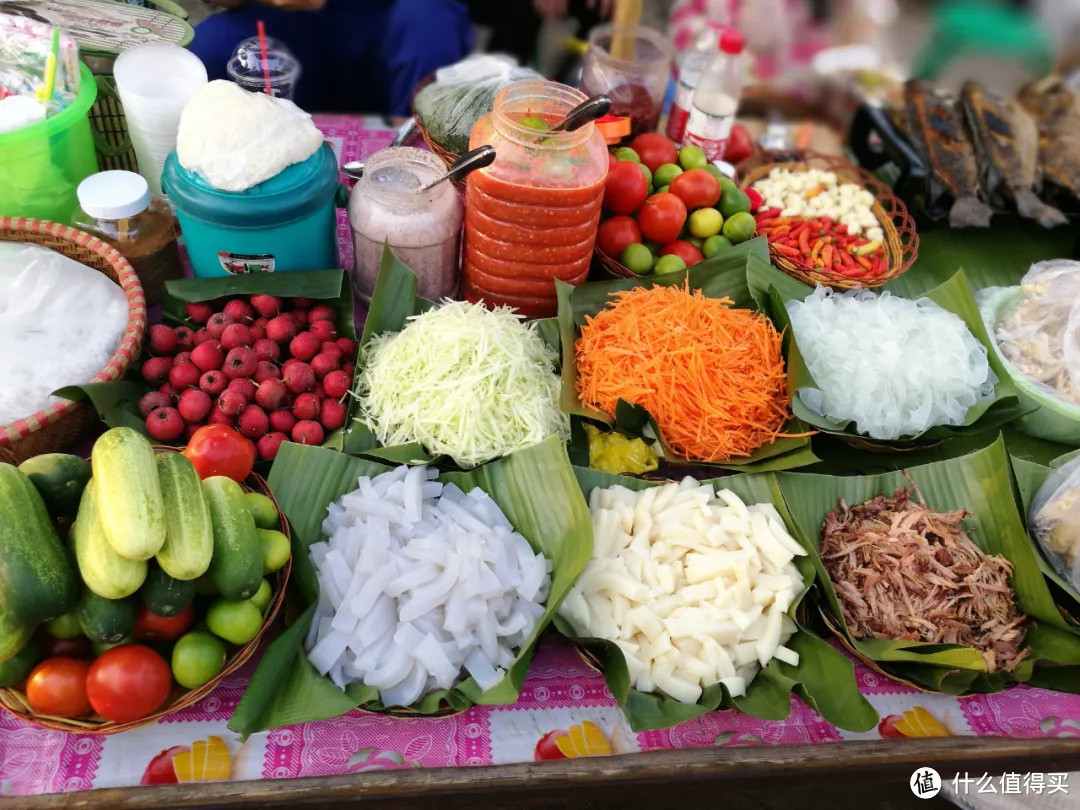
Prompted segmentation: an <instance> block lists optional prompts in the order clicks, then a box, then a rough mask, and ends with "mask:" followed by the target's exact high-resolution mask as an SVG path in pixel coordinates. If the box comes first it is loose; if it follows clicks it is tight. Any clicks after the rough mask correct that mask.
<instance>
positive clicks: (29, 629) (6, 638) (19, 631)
mask: <svg viewBox="0 0 1080 810" xmlns="http://www.w3.org/2000/svg"><path fill="white" fill-rule="evenodd" d="M33 635H34V625H32V624H30V623H29V622H21V621H19V620H18V619H16V618H15V617H14V616H13V615H12V614H11V612H10V611H8V610H6V609H5V608H4V607H3V606H2V605H0V664H4V663H5V662H7V661H10V660H11V659H12V658H14V657H15V656H16V655H18V653H19V651H20V650H21V649H22V648H23V647H25V646H26V644H27V643H28V642H29V641H30V639H31V638H32V637H33Z"/></svg>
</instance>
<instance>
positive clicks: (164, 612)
mask: <svg viewBox="0 0 1080 810" xmlns="http://www.w3.org/2000/svg"><path fill="white" fill-rule="evenodd" d="M139 593H140V594H141V595H142V602H143V604H144V605H146V609H147V610H149V611H150V612H151V613H153V614H155V615H157V616H175V615H176V614H177V613H180V612H181V611H182V610H184V608H186V607H187V606H188V605H190V604H191V600H193V599H194V598H195V581H194V580H191V579H173V578H172V577H170V576H169V575H168V574H166V573H165V572H164V571H162V570H161V569H160V568H158V567H157V566H156V565H151V566H150V571H149V573H148V574H147V575H146V582H145V583H143V586H142V590H141V591H140V592H139Z"/></svg>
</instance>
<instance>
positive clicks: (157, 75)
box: [113, 42, 207, 194]
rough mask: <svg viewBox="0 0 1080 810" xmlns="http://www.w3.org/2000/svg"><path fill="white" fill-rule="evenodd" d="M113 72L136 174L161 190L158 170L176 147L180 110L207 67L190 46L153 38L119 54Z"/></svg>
mask: <svg viewBox="0 0 1080 810" xmlns="http://www.w3.org/2000/svg"><path fill="white" fill-rule="evenodd" d="M113 74H114V75H115V77H116V89H117V91H118V92H119V94H120V101H121V103H122V104H123V105H124V116H125V118H126V119H127V128H128V135H129V136H130V137H131V145H132V146H133V147H134V149H135V159H136V160H137V161H138V162H139V174H141V175H142V176H143V177H145V178H146V182H147V183H149V184H150V190H151V191H153V192H154V193H155V194H160V193H161V170H162V169H163V168H164V166H165V158H166V157H167V156H168V154H169V152H171V151H172V150H173V149H175V148H176V133H177V130H178V129H179V127H180V113H181V112H183V110H184V107H185V106H187V103H188V100H189V99H190V98H191V97H192V96H193V95H194V94H195V92H196V91H198V90H199V88H201V87H202V86H203V85H205V84H206V81H207V78H206V66H205V65H203V63H202V62H201V61H200V60H199V57H197V56H195V54H193V53H191V51H188V50H185V49H184V48H181V47H179V46H178V45H169V44H166V43H157V42H155V43H150V44H147V45H139V46H138V47H136V48H132V49H131V50H129V51H124V52H123V53H122V54H120V56H119V57H117V60H116V65H115V67H114V68H113Z"/></svg>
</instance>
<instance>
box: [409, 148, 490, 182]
mask: <svg viewBox="0 0 1080 810" xmlns="http://www.w3.org/2000/svg"><path fill="white" fill-rule="evenodd" d="M494 162H495V147H493V146H478V147H476V148H475V149H472V150H470V151H468V152H466V153H465V154H464V155H462V156H461V157H459V158H458V159H457V160H455V161H454V162H453V163H451V164H450V170H449V171H448V172H447V173H446V174H444V175H443V176H442V177H439V178H437V179H435V180H432V181H431V182H430V183H428V184H427V185H426V186H424V187H423V188H419V189H417V190H416V193H417V194H422V193H423V192H425V191H427V190H428V189H429V188H432V187H433V186H437V185H439V183H442V182H444V181H445V180H460V179H461V178H462V177H464V176H465V175H467V174H468V173H469V172H472V171H476V170H477V169H482V168H484V167H485V166H490V165H491V164H492V163H494Z"/></svg>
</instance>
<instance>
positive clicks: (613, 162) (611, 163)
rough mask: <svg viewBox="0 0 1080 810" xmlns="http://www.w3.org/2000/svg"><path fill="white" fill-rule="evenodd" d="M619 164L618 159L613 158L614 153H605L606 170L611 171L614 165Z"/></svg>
mask: <svg viewBox="0 0 1080 810" xmlns="http://www.w3.org/2000/svg"><path fill="white" fill-rule="evenodd" d="M618 165H619V161H618V160H616V159H615V155H614V154H612V153H611V152H608V153H607V167H608V171H611V170H612V169H613V168H614V167H615V166H618Z"/></svg>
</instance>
